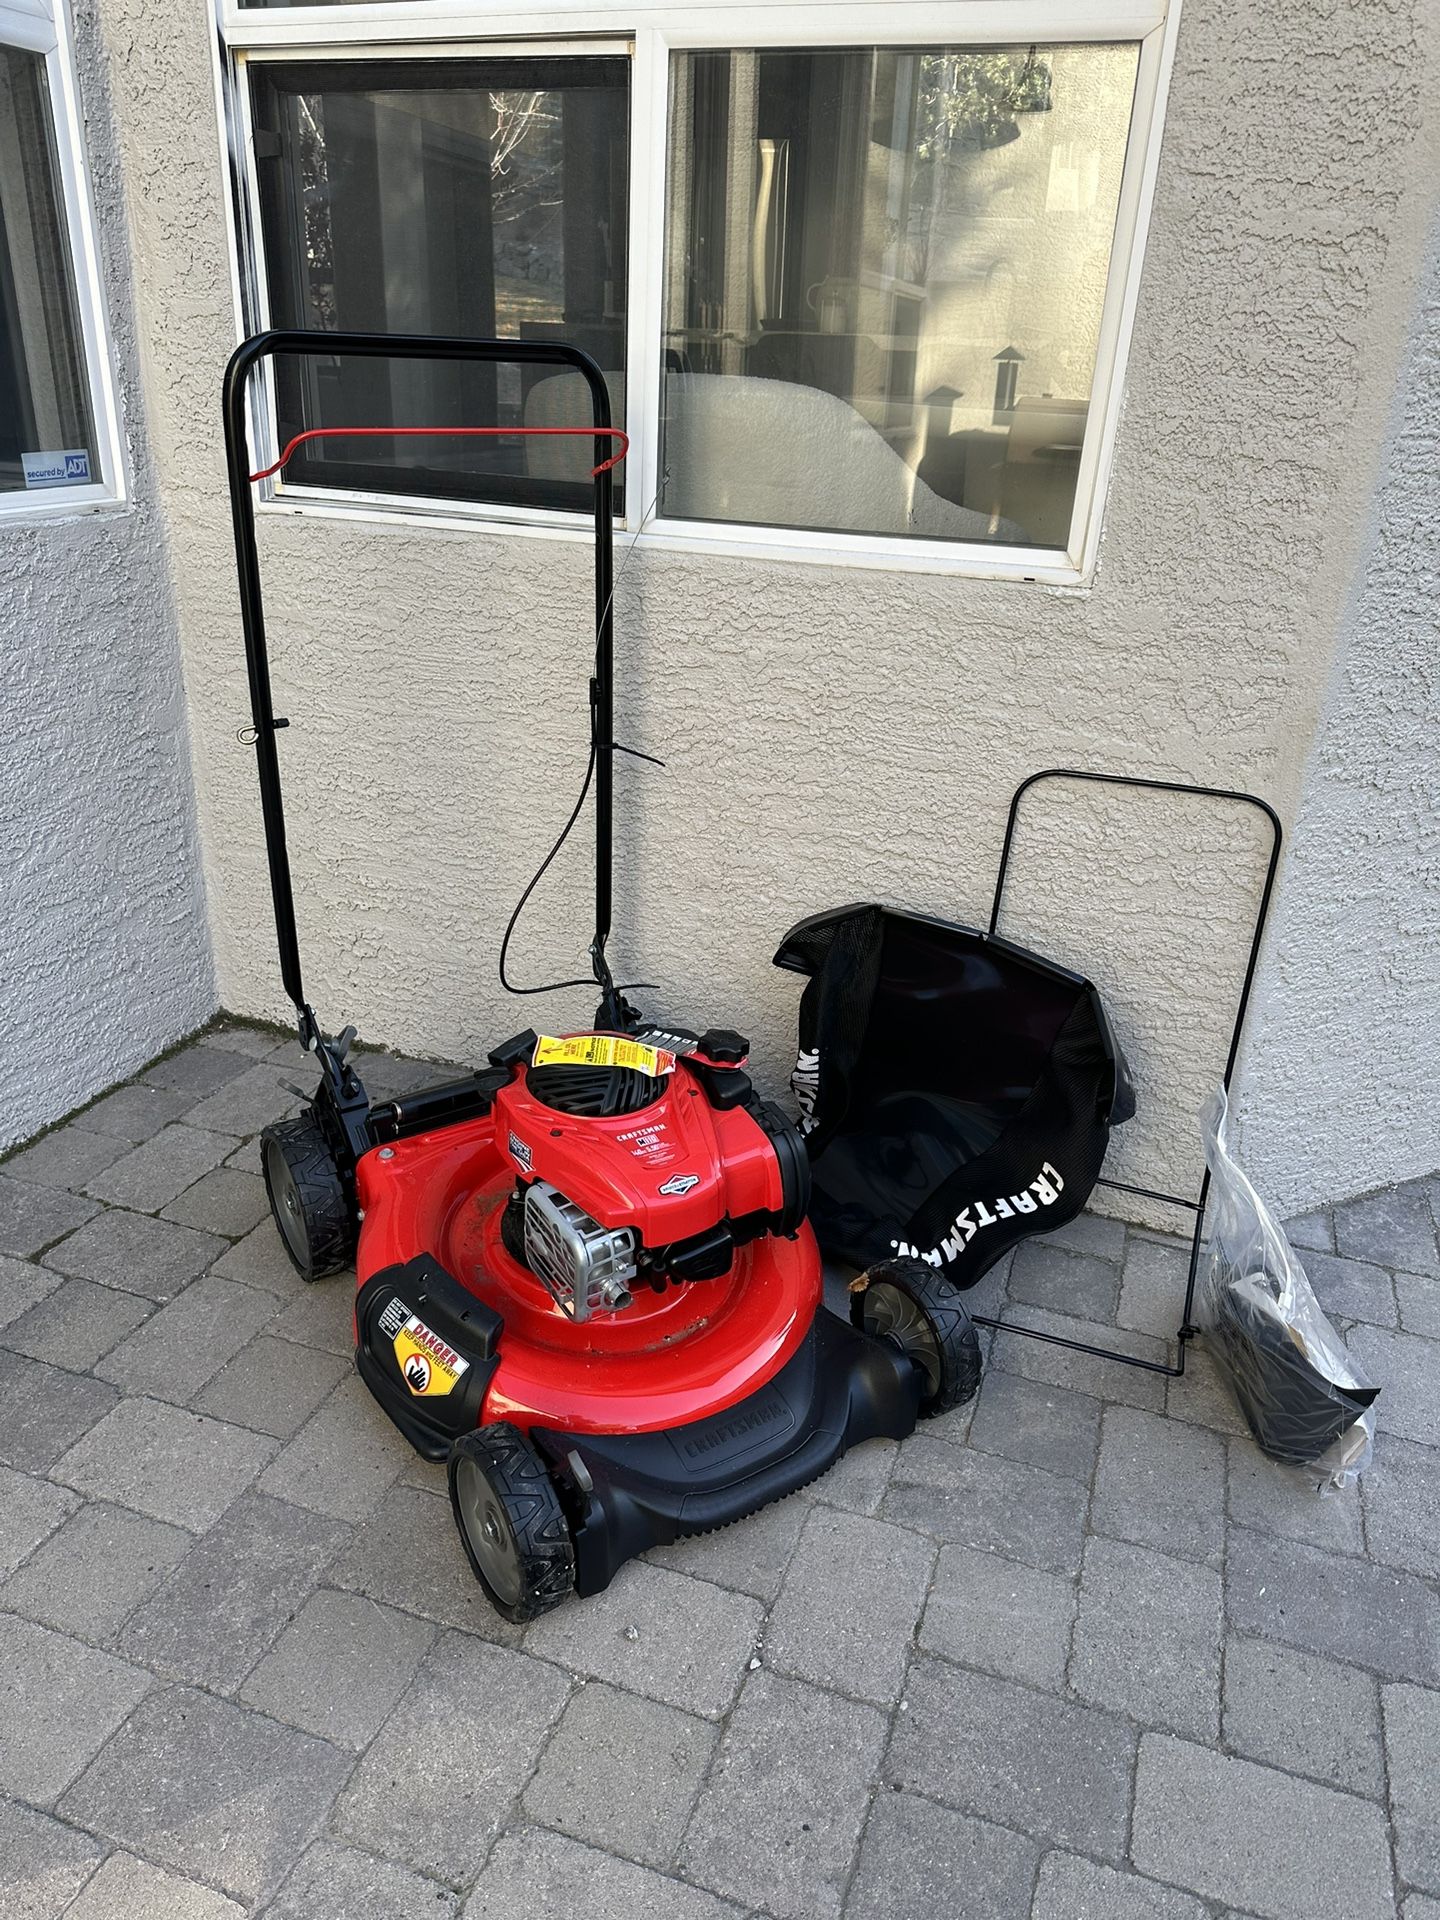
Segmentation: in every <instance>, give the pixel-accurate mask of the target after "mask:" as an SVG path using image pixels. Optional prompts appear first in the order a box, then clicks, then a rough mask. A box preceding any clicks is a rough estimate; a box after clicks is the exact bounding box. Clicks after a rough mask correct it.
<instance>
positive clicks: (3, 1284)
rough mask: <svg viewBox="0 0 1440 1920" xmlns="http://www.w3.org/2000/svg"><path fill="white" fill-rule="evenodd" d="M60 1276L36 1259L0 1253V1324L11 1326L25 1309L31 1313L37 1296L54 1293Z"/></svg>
mask: <svg viewBox="0 0 1440 1920" xmlns="http://www.w3.org/2000/svg"><path fill="white" fill-rule="evenodd" d="M59 1284H60V1276H59V1275H58V1274H56V1273H51V1271H50V1270H49V1268H48V1267H37V1266H36V1265H35V1263H34V1261H33V1260H13V1259H11V1257H10V1255H9V1254H6V1253H0V1327H8V1326H11V1325H13V1324H14V1322H15V1321H17V1320H18V1319H19V1318H20V1316H21V1314H22V1313H28V1312H29V1311H30V1309H31V1307H33V1306H34V1305H35V1303H36V1301H37V1300H43V1299H44V1298H45V1296H46V1294H47V1293H53V1292H54V1291H55V1289H56V1287H58V1286H59Z"/></svg>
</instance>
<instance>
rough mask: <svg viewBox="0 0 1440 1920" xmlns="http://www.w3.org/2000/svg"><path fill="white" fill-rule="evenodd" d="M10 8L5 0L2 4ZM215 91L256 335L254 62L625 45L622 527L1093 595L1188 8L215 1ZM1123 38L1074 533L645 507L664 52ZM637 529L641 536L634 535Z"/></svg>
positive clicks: (868, 1)
mask: <svg viewBox="0 0 1440 1920" xmlns="http://www.w3.org/2000/svg"><path fill="white" fill-rule="evenodd" d="M0 4H4V0H0ZM216 6H217V19H218V26H219V33H218V35H217V39H216V60H215V77H216V88H217V100H218V103H219V113H220V121H221V130H222V152H223V155H224V159H225V162H226V165H227V169H228V176H229V177H228V185H229V192H228V193H227V196H226V206H227V215H228V217H229V220H230V224H231V239H232V261H233V263H234V268H235V283H234V293H235V303H236V327H237V336H236V337H237V339H238V338H240V337H242V336H243V335H244V334H245V333H247V332H251V331H253V330H254V329H255V328H256V327H258V326H264V325H267V324H268V301H267V290H266V275H265V272H264V263H263V259H262V258H261V254H260V222H259V214H258V201H257V197H256V195H257V185H256V169H255V167H254V164H253V149H252V146H251V139H252V134H251V125H250V97H249V96H250V89H249V86H248V83H247V80H246V69H247V67H248V66H249V65H250V64H251V63H252V62H255V61H261V60H274V59H286V60H305V59H317V60H320V59H323V60H333V59H337V58H345V57H357V58H359V57H365V58H371V57H373V58H383V57H385V56H387V55H388V56H391V57H394V56H396V55H403V54H405V53H410V54H412V55H413V54H418V53H420V52H422V51H423V52H424V53H425V54H427V55H430V56H449V55H453V56H455V57H461V58H463V57H466V56H471V57H473V56H474V54H475V53H476V51H477V47H484V48H486V49H487V50H491V51H494V52H496V53H500V52H511V51H513V52H515V53H526V54H535V53H539V52H542V51H543V52H546V53H557V54H558V53H562V52H563V53H569V54H584V53H593V54H600V53H606V52H611V53H613V52H615V51H620V50H628V51H629V52H630V54H631V81H630V116H631V118H630V236H629V238H630V245H629V290H628V301H627V314H626V414H627V419H626V423H625V424H626V428H627V430H628V432H629V434H630V455H629V459H628V462H627V467H626V489H625V498H626V522H627V525H628V529H629V530H630V531H632V532H636V531H637V530H638V538H639V543H640V544H641V545H643V546H650V547H657V548H664V549H669V550H673V551H677V552H686V553H710V554H716V555H720V554H731V555H740V556H744V557H749V558H765V557H768V558H786V559H792V560H799V561H808V562H812V563H823V564H825V565H828V566H836V565H841V566H862V567H869V568H877V567H878V568H888V569H891V570H893V571H897V572H914V573H931V574H933V573H953V574H960V575H974V576H979V577H984V578H990V579H995V578H1001V579H1009V580H1015V581H1024V582H1030V583H1041V584H1045V585H1050V586H1062V587H1075V586H1085V585H1088V583H1089V581H1090V579H1091V577H1092V575H1093V572H1094V567H1095V560H1096V555H1097V552H1098V549H1099V544H1100V528H1101V520H1102V515H1103V509H1104V502H1105V495H1106V490H1107V487H1108V482H1109V477H1110V470H1111V465H1112V461H1113V457H1114V449H1115V436H1116V429H1117V426H1118V423H1119V416H1120V403H1121V395H1122V390H1123V383H1124V370H1125V362H1126V356H1127V354H1128V350H1129V345H1130V338H1131V333H1132V330H1133V326H1134V318H1135V308H1136V302H1137V298H1138V294H1139V287H1140V273H1141V266H1142V262H1143V258H1144V250H1145V236H1146V229H1147V226H1148V221H1149V213H1150V206H1151V202H1152V199H1153V197H1154V189H1155V177H1156V172H1157V169H1158V165H1159V157H1160V142H1161V135H1162V131H1163V122H1164V112H1165V101H1166V95H1167V91H1168V87H1169V78H1170V70H1171V66H1172V64H1173V60H1174V50H1175V38H1176V34H1177V31H1178V27H1179V16H1180V6H1181V0H938V3H937V0H925V3H924V4H921V0H885V4H884V5H883V7H881V8H880V9H878V10H877V8H876V6H875V4H874V0H769V3H768V4H767V0H760V3H759V4H750V5H737V6H731V7H725V6H719V5H715V4H713V0H693V3H692V0H668V4H651V3H650V0H637V4H633V5H630V6H627V7H623V8H622V7H615V6H595V5H592V4H589V3H588V0H552V4H551V5H550V6H548V7H546V8H544V9H537V8H524V7H517V6H511V5H505V4H501V5H486V4H484V0H361V3H358V4H345V5H339V6H310V5H298V6H294V7H281V8H255V9H248V8H243V7H241V6H240V5H239V4H238V3H237V0H216ZM1116 41H1121V42H1133V43H1136V44H1137V45H1138V48H1139V57H1138V68H1137V73H1136V82H1135V99H1134V106H1133V109H1132V115H1131V123H1130V132H1129V138H1128V140H1127V143H1126V152H1125V164H1124V169H1123V172H1122V176H1121V183H1120V194H1119V204H1118V208H1117V213H1116V221H1115V235H1114V240H1113V243H1112V248H1111V257H1110V271H1109V275H1108V277H1107V281H1106V291H1105V301H1104V306H1103V308H1102V313H1101V322H1100V332H1099V345H1098V349H1097V354H1096V364H1095V375H1094V380H1093V383H1092V387H1091V394H1090V407H1089V414H1088V422H1089V424H1088V425H1087V430H1086V434H1085V441H1084V446H1083V449H1082V453H1081V458H1080V464H1079V470H1078V475H1077V482H1076V489H1075V506H1074V512H1073V515H1072V519H1071V526H1070V536H1069V540H1068V542H1067V545H1066V549H1065V551H1064V552H1063V553H1061V552H1058V551H1056V550H1055V549H1044V548H1038V547H1016V546H998V545H989V544H982V543H979V542H959V541H955V542H951V541H937V540H921V539H910V538H905V537H895V536H885V535H878V534H864V533H834V532H818V531H809V530H797V529H794V528H768V527H753V526H746V525H741V524H732V523H719V522H709V521H695V520H672V519H667V518H665V517H664V516H663V515H656V514H650V515H649V516H648V517H647V510H648V509H649V507H650V504H651V503H652V502H653V501H654V500H655V498H656V493H657V485H658V476H659V458H660V385H661V382H660V367H661V331H662V304H663V294H664V266H665V222H666V214H667V205H666V179H665V175H666V147H667V140H668V131H669V130H668V102H669V71H670V58H671V55H672V54H673V53H678V52H684V51H686V50H689V49H715V50H722V51H723V50H726V49H732V48H733V49H738V50H744V49H750V48H763V47H786V46H793V47H801V48H803V47H836V46H874V45H877V44H883V45H885V46H904V45H915V46H925V45H929V46H966V45H969V46H997V45H999V46H1025V45H1029V44H1031V43H1037V44H1041V45H1052V46H1053V45H1064V44H1066V43H1076V44H1084V43H1087V42H1088V43H1094V42H1116ZM254 427H255V431H256V433H257V435H258V446H259V448H260V449H261V450H263V452H264V454H265V458H264V460H263V461H262V462H261V464H268V463H269V461H270V460H272V459H274V458H275V451H276V450H275V427H274V415H273V396H272V395H271V393H270V391H269V389H268V388H266V387H264V386H262V387H261V389H260V392H259V394H258V396H257V404H256V410H255V419H254ZM261 511H262V512H286V513H295V512H309V513H316V512H318V513H325V514H341V515H344V516H346V517H349V518H354V517H356V516H361V517H368V516H371V515H380V516H382V517H384V518H386V519H394V518H399V519H402V520H406V521H413V522H416V523H420V524H426V525H434V524H436V523H440V524H444V525H447V526H459V527H477V526H478V527H482V528H490V529H497V528H505V529H507V530H509V531H514V532H521V533H528V534H537V535H541V536H544V537H551V538H553V537H561V538H583V537H585V532H584V529H585V526H586V519H585V516H583V515H575V514H561V513H554V512H544V511H541V510H538V509H534V508H514V507H509V508H507V507H501V506H496V505H489V504H487V503H483V502H479V503H473V504H471V503H461V502H451V501H443V500H442V501H433V502H425V501H420V500H417V499H416V498H414V497H413V496H410V495H378V494H363V493H355V492H349V491H345V492H342V491H340V490H339V489H334V488H328V487H315V486H310V487H304V486H297V485H293V484H291V485H287V484H284V483H283V482H281V483H279V484H277V483H276V482H275V481H269V482H265V483H263V487H262V495H261ZM642 521H643V525H642Z"/></svg>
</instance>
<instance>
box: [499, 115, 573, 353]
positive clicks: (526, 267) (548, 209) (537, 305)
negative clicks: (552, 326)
mask: <svg viewBox="0 0 1440 1920" xmlns="http://www.w3.org/2000/svg"><path fill="white" fill-rule="evenodd" d="M489 102H490V111H491V114H492V116H493V122H494V124H493V126H492V128H491V133H490V218H491V228H492V232H493V235H494V247H495V281H496V310H497V322H498V324H499V326H500V329H501V331H510V330H511V329H512V328H513V329H516V330H518V323H519V321H520V320H521V319H522V318H525V319H530V320H547V319H556V318H558V317H559V314H558V312H555V311H552V309H554V307H555V302H556V293H557V290H558V289H559V288H560V287H561V285H562V284H563V281H564V238H563V232H562V228H561V221H560V208H561V202H562V200H563V197H564V175H563V160H564V141H563V137H562V136H563V128H562V117H561V116H562V107H561V100H560V96H559V95H557V94H556V93H553V92H550V91H547V90H545V89H542V88H534V89H528V90H524V91H521V90H515V91H510V90H506V91H494V92H492V93H491V94H490V96H489Z"/></svg>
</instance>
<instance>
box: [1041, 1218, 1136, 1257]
mask: <svg viewBox="0 0 1440 1920" xmlns="http://www.w3.org/2000/svg"><path fill="white" fill-rule="evenodd" d="M1036 1238H1037V1240H1039V1241H1040V1242H1042V1243H1043V1244H1044V1245H1045V1246H1048V1247H1063V1248H1064V1249H1065V1251H1066V1252H1067V1253H1088V1254H1092V1255H1093V1256H1094V1257H1095V1258H1096V1259H1097V1260H1109V1261H1112V1262H1113V1263H1114V1264H1115V1265H1116V1266H1119V1265H1120V1264H1121V1262H1122V1261H1123V1260H1124V1258H1125V1222H1124V1221H1123V1220H1111V1219H1108V1218H1107V1217H1106V1216H1105V1215H1104V1214H1103V1213H1081V1214H1077V1215H1076V1217H1075V1218H1074V1219H1073V1220H1067V1221H1066V1222H1065V1225H1064V1226H1063V1227H1057V1228H1056V1229H1055V1231H1054V1232H1053V1233H1044V1234H1038V1235H1037V1236H1036Z"/></svg>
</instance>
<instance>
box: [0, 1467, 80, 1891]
mask: <svg viewBox="0 0 1440 1920" xmlns="http://www.w3.org/2000/svg"><path fill="white" fill-rule="evenodd" d="M79 1505H80V1502H79V1500H78V1499H77V1498H76V1496H75V1495H74V1494H73V1493H71V1492H70V1490H69V1488H68V1487H57V1486H53V1485H52V1484H51V1482H50V1481H48V1480H37V1479H36V1478H35V1477H34V1476H33V1475H32V1474H28V1473H16V1472H14V1471H13V1470H12V1469H11V1468H10V1467H0V1580H5V1579H8V1578H9V1576H10V1575H11V1574H12V1573H13V1572H14V1571H15V1569H16V1567H18V1566H19V1565H20V1563H21V1561H22V1560H25V1559H27V1558H28V1557H29V1555H30V1554H32V1553H33V1552H34V1551H35V1549H36V1547H38V1546H39V1545H40V1543H41V1541H42V1540H48V1539H49V1537H50V1535H51V1534H52V1533H54V1531H55V1529H56V1528H57V1527H60V1526H63V1525H64V1523H65V1522H66V1521H67V1520H68V1519H69V1517H70V1515H71V1514H72V1513H74V1512H75V1510H76V1508H77V1507H78V1506H79ZM0 1912H3V1908H0Z"/></svg>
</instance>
